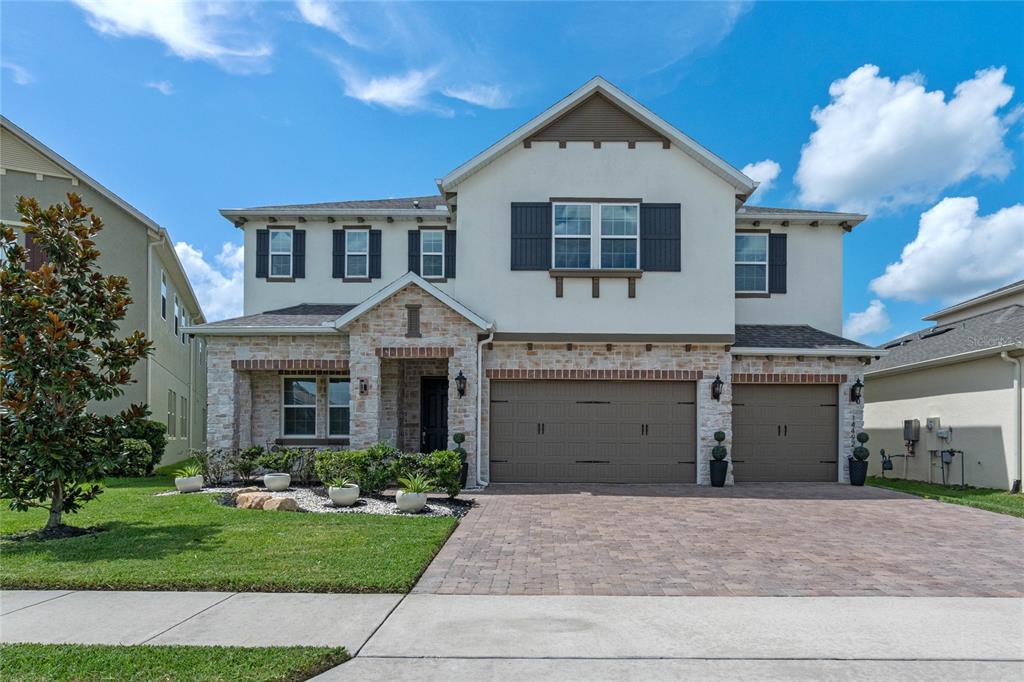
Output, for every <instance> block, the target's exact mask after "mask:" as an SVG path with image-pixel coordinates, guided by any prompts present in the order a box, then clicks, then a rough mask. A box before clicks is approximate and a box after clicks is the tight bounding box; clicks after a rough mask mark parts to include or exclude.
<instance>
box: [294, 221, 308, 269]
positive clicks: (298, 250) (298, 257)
mask: <svg viewBox="0 0 1024 682" xmlns="http://www.w3.org/2000/svg"><path fill="white" fill-rule="evenodd" d="M292 232H293V234H292V277H294V278H295V279H301V278H303V277H305V276H306V231H305V230H292Z"/></svg>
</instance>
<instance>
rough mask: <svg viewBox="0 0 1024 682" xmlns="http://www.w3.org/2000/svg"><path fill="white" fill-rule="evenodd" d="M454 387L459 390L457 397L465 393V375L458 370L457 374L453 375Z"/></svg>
mask: <svg viewBox="0 0 1024 682" xmlns="http://www.w3.org/2000/svg"><path fill="white" fill-rule="evenodd" d="M455 389H456V390H457V391H458V392H459V397H460V398H461V397H463V396H464V395H466V375H465V374H463V373H462V370H461V369H460V370H459V376H457V377H455Z"/></svg>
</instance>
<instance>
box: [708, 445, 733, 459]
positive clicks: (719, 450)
mask: <svg viewBox="0 0 1024 682" xmlns="http://www.w3.org/2000/svg"><path fill="white" fill-rule="evenodd" d="M727 454H729V451H728V450H727V449H726V447H725V446H724V445H716V446H715V447H713V448H711V456H712V457H714V458H715V461H717V462H720V461H722V460H723V459H725V456H726V455H727Z"/></svg>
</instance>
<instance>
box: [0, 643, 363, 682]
mask: <svg viewBox="0 0 1024 682" xmlns="http://www.w3.org/2000/svg"><path fill="white" fill-rule="evenodd" d="M348 658H349V656H348V653H347V652H346V651H345V650H344V649H327V648H317V647H267V648H259V649H246V648H241V647H224V646H211V647H205V646H110V645H100V644H4V645H0V679H4V680H10V681H11V682H72V681H74V682H80V681H81V682H92V681H93V680H96V681H98V680H121V681H131V682H153V681H156V680H168V681H170V680H190V681H193V682H221V681H223V682H228V681H234V680H246V682H270V681H271V680H275V681H277V680H287V681H289V682H290V681H291V680H308V679H309V678H310V677H313V676H314V675H317V674H319V673H321V672H323V671H325V670H327V669H329V668H333V667H334V666H336V665H340V664H341V663H344V662H345V661H347V660H348Z"/></svg>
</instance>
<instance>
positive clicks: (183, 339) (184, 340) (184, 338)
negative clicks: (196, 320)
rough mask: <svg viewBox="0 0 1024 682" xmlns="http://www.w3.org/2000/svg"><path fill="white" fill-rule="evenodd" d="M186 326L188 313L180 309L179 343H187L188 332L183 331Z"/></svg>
mask: <svg viewBox="0 0 1024 682" xmlns="http://www.w3.org/2000/svg"><path fill="white" fill-rule="evenodd" d="M187 326H188V313H186V312H185V311H184V310H182V311H181V339H180V340H181V345H183V346H184V345H185V344H186V343H188V334H186V333H185V327H187Z"/></svg>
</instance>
